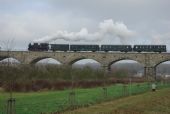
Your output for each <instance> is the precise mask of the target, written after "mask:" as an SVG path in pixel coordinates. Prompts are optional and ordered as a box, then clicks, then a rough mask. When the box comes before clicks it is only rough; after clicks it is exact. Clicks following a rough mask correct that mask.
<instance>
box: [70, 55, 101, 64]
mask: <svg viewBox="0 0 170 114" xmlns="http://www.w3.org/2000/svg"><path fill="white" fill-rule="evenodd" d="M83 59H92V60H94V61H96V62H98V63H100V64H102V63H101V62H99V61H98V60H96V59H94V58H90V57H77V58H74V59H72V60H71V61H70V62H69V65H72V64H74V63H75V62H77V61H80V60H83Z"/></svg>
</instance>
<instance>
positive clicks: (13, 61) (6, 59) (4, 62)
mask: <svg viewBox="0 0 170 114" xmlns="http://www.w3.org/2000/svg"><path fill="white" fill-rule="evenodd" d="M20 63H21V62H20V61H19V60H17V59H15V58H13V57H4V58H1V60H0V64H1V65H18V64H20Z"/></svg>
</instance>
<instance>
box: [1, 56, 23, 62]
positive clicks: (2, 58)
mask: <svg viewBox="0 0 170 114" xmlns="http://www.w3.org/2000/svg"><path fill="white" fill-rule="evenodd" d="M8 58H12V59H14V60H17V61H18V62H19V63H21V61H20V60H19V59H18V58H16V57H13V56H1V57H0V61H3V60H5V59H8Z"/></svg>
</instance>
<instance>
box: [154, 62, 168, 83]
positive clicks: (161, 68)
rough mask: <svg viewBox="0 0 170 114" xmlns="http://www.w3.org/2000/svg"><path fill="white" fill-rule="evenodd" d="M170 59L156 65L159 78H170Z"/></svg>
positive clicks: (157, 77)
mask: <svg viewBox="0 0 170 114" xmlns="http://www.w3.org/2000/svg"><path fill="white" fill-rule="evenodd" d="M169 68H170V60H166V61H162V62H160V63H159V64H157V65H156V66H155V70H156V71H155V72H156V79H157V80H170V70H169Z"/></svg>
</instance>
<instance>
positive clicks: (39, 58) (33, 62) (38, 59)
mask: <svg viewBox="0 0 170 114" xmlns="http://www.w3.org/2000/svg"><path fill="white" fill-rule="evenodd" d="M48 58H52V59H54V60H56V61H58V62H60V63H61V64H62V62H61V61H59V60H57V59H55V58H53V57H37V58H34V59H32V61H31V62H30V64H36V63H37V62H38V61H40V60H43V59H48Z"/></svg>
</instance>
